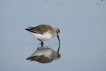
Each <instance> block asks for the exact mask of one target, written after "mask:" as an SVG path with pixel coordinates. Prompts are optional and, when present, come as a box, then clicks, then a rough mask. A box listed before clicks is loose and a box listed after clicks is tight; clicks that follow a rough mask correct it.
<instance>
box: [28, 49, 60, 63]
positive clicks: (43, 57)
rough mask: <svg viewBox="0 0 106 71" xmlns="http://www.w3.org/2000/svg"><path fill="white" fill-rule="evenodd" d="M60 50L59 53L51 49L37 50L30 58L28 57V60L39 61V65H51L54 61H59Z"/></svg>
mask: <svg viewBox="0 0 106 71" xmlns="http://www.w3.org/2000/svg"><path fill="white" fill-rule="evenodd" d="M59 49H60V47H59V48H58V50H57V51H54V50H53V49H51V48H45V47H43V48H40V49H37V50H36V51H35V52H34V53H33V54H32V55H31V56H30V57H28V58H27V59H26V60H30V61H37V62H39V63H50V62H52V61H53V60H56V59H59V58H60V54H59Z"/></svg>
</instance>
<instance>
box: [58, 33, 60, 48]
mask: <svg viewBox="0 0 106 71" xmlns="http://www.w3.org/2000/svg"><path fill="white" fill-rule="evenodd" d="M57 38H58V41H59V46H60V38H59V35H57Z"/></svg>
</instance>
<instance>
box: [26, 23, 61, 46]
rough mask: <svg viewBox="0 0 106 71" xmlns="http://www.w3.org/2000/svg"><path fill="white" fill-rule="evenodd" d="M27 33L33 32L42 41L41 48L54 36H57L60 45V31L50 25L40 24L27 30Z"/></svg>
mask: <svg viewBox="0 0 106 71" xmlns="http://www.w3.org/2000/svg"><path fill="white" fill-rule="evenodd" d="M26 30H27V31H29V32H31V33H32V34H33V35H34V37H36V38H37V39H38V40H40V41H41V46H43V41H45V40H49V39H51V38H53V37H54V36H57V38H58V40H59V45H60V39H59V33H60V30H59V29H58V28H53V27H51V26H50V25H46V24H40V25H38V26H35V27H31V26H30V27H28V28H26Z"/></svg>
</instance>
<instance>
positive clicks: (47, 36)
mask: <svg viewBox="0 0 106 71" xmlns="http://www.w3.org/2000/svg"><path fill="white" fill-rule="evenodd" d="M32 34H33V35H34V37H36V38H37V39H40V40H42V41H44V40H48V39H51V38H52V37H53V36H52V34H49V33H48V32H46V33H44V34H39V33H37V34H36V33H32Z"/></svg>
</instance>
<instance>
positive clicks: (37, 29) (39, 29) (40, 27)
mask: <svg viewBox="0 0 106 71" xmlns="http://www.w3.org/2000/svg"><path fill="white" fill-rule="evenodd" d="M26 30H28V31H30V32H33V33H40V34H43V33H44V32H47V31H48V30H52V27H51V26H49V25H45V24H41V25H38V26H36V27H29V28H26Z"/></svg>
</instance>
